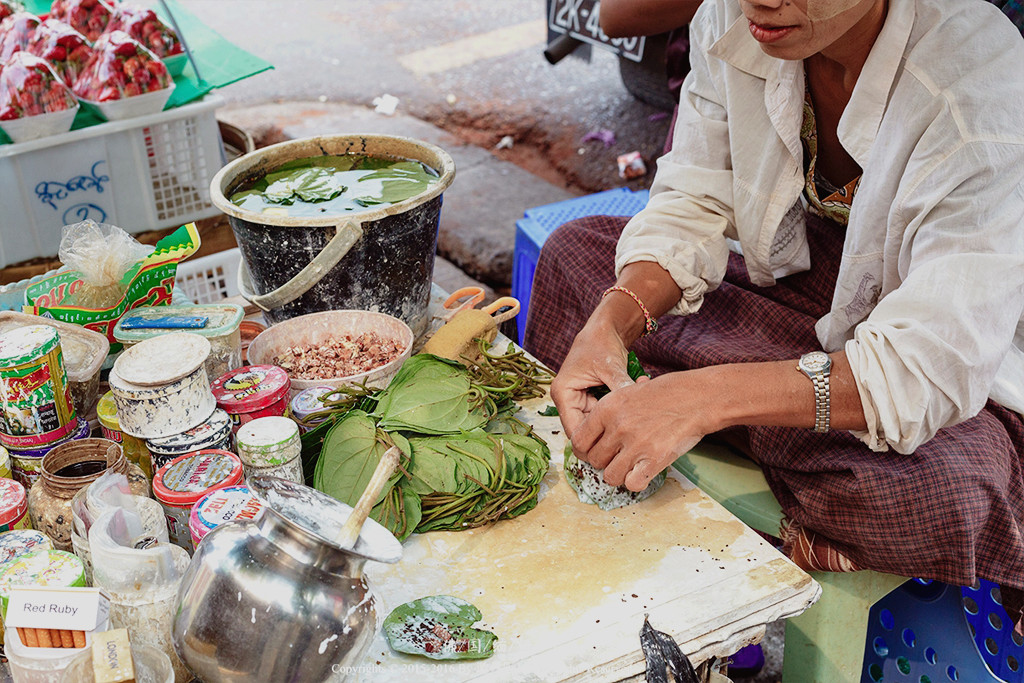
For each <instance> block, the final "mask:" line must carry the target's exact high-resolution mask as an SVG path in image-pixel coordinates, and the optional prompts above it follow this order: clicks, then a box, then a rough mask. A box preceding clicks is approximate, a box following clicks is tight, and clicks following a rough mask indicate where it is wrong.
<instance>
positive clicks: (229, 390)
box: [212, 365, 291, 433]
mask: <svg viewBox="0 0 1024 683" xmlns="http://www.w3.org/2000/svg"><path fill="white" fill-rule="evenodd" d="M212 388H213V394H214V396H215V397H216V398H217V405H219V406H220V407H221V408H223V409H224V410H225V411H226V412H227V414H228V415H230V416H231V421H232V423H233V424H234V431H235V432H236V433H237V432H238V428H239V427H240V426H242V425H243V424H245V423H246V422H249V421H251V420H255V419H256V418H259V417H270V416H275V415H276V416H281V415H284V411H285V408H287V407H288V390H289V388H291V380H290V379H289V378H288V373H287V372H285V371H284V370H283V369H282V368H279V367H277V366H276V365H250V366H248V367H244V368H239V369H238V370H232V371H231V372H228V373H225V374H223V375H221V376H220V377H218V378H217V380H216V381H215V382H214V383H213V387H212Z"/></svg>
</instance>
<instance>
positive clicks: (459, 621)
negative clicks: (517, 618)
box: [383, 595, 498, 659]
mask: <svg viewBox="0 0 1024 683" xmlns="http://www.w3.org/2000/svg"><path fill="white" fill-rule="evenodd" d="M482 617H483V615H482V614H481V613H480V610H478V609H477V608H476V607H475V606H473V605H472V604H471V603H469V602H466V601H465V600H463V599H462V598H457V597H455V596H453V595H431V596H429V597H426V598H420V599H419V600H413V601H412V602H407V603H405V604H403V605H399V606H398V607H396V608H395V609H394V610H392V611H391V614H389V615H388V616H387V617H386V618H385V619H384V625H383V628H384V635H385V636H386V637H387V639H388V644H389V645H390V646H391V648H392V649H393V650H396V651H397V652H405V653H408V654H413V655H422V656H424V657H429V658H430V659H485V658H487V657H490V656H491V655H492V654H494V641H495V640H497V639H498V636H496V635H495V634H494V633H492V632H491V631H486V630H483V629H478V628H473V624H475V623H477V622H478V621H480V619H481V618H482Z"/></svg>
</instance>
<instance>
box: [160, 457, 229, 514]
mask: <svg viewBox="0 0 1024 683" xmlns="http://www.w3.org/2000/svg"><path fill="white" fill-rule="evenodd" d="M241 480H242V461H241V460H239V459H238V456H237V455H235V454H234V453H230V452H228V451H221V450H207V451H199V452H198V453H189V454H187V455H182V456H180V457H177V458H175V459H174V460H172V461H170V462H169V463H167V464H166V465H164V466H163V467H161V468H160V469H159V470H157V472H156V474H155V475H154V476H153V495H154V496H155V497H156V499H157V500H159V501H161V502H163V503H167V504H169V505H176V506H182V507H183V506H186V505H192V504H193V503H195V502H196V501H197V500H199V499H200V498H202V497H203V494H205V493H206V492H208V491H209V490H211V489H216V488H222V487H224V486H233V485H234V484H237V483H238V482H240V481H241Z"/></svg>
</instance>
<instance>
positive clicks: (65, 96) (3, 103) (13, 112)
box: [0, 52, 78, 125]
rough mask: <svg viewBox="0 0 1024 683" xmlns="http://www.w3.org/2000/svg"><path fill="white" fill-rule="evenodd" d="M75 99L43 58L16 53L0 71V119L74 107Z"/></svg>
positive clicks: (76, 102) (75, 104) (76, 101)
mask: <svg viewBox="0 0 1024 683" xmlns="http://www.w3.org/2000/svg"><path fill="white" fill-rule="evenodd" d="M77 106H78V100H76V99H75V96H74V94H73V93H72V92H71V90H70V89H69V88H68V86H66V85H65V84H64V81H62V80H60V78H59V77H58V76H57V74H55V73H54V72H53V69H51V68H50V65H49V64H47V63H46V62H45V61H44V60H43V59H40V58H39V57H36V56H35V55H32V54H29V53H28V52H17V53H15V54H14V56H12V57H11V58H10V59H9V60H8V61H7V64H6V65H5V66H4V68H3V69H2V70H0V121H12V120H14V119H21V118H25V117H29V116H38V115H40V114H50V113H53V112H58V111H64V110H67V109H74V108H75V107H77ZM69 125H70V123H69Z"/></svg>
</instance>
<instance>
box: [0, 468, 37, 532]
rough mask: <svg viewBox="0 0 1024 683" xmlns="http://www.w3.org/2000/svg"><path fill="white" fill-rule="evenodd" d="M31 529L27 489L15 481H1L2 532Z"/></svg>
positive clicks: (0, 522) (0, 526)
mask: <svg viewBox="0 0 1024 683" xmlns="http://www.w3.org/2000/svg"><path fill="white" fill-rule="evenodd" d="M31 528H32V525H31V520H30V519H29V517H28V494H27V493H26V492H25V487H24V486H22V485H21V484H20V483H19V482H16V481H14V480H13V479H0V531H12V530H14V529H31Z"/></svg>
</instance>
